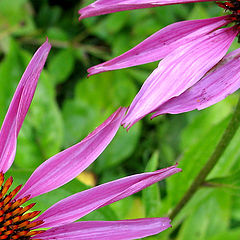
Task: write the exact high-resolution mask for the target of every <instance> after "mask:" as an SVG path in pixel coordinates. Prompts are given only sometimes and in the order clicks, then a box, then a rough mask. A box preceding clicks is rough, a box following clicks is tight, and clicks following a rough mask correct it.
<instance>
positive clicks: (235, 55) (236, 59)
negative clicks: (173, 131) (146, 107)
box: [152, 49, 240, 118]
mask: <svg viewBox="0 0 240 240" xmlns="http://www.w3.org/2000/svg"><path fill="white" fill-rule="evenodd" d="M239 88H240V49H237V50H235V51H233V52H231V53H230V54H228V55H227V56H225V57H224V58H223V59H222V61H220V62H219V64H217V65H216V66H215V67H214V68H213V69H212V70H211V71H210V72H209V73H208V74H207V75H206V76H205V77H203V78H202V79H201V80H200V81H199V82H197V83H196V84H195V85H194V86H192V87H191V88H190V89H188V90H186V91H185V92H184V93H182V94H181V95H179V96H178V97H174V98H172V99H170V100H168V101H167V102H166V103H164V104H163V105H162V106H160V108H159V109H157V110H156V113H155V114H154V115H153V116H152V118H153V117H156V116H158V115H160V114H164V113H173V114H176V113H182V112H187V111H192V110H194V109H198V110H201V109H204V108H207V107H209V106H211V105H213V104H215V103H217V102H219V101H221V100H223V99H224V98H225V97H227V96H228V95H230V94H232V93H233V92H235V91H236V90H238V89H239Z"/></svg>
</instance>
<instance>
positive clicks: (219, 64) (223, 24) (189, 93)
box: [79, 0, 240, 128]
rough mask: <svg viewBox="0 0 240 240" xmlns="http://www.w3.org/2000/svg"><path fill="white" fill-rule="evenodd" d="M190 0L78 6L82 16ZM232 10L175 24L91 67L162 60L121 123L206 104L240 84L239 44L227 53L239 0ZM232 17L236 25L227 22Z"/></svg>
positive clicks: (103, 0) (96, 69)
mask: <svg viewBox="0 0 240 240" xmlns="http://www.w3.org/2000/svg"><path fill="white" fill-rule="evenodd" d="M188 2H202V1H198V0H197V1H194V0H193V1H185V0H180V1H177V0H175V1H173V0H160V1H157V0H155V1H151V0H142V1H141V0H140V1H134V0H127V1H126V0H125V1H123V0H118V1H113V0H112V1H111V0H97V1H95V2H94V3H92V4H90V5H89V6H87V7H85V8H83V9H81V10H79V14H80V19H81V18H85V17H90V16H96V15H101V14H106V13H112V12H117V11H124V10H131V9H139V8H149V7H157V6H161V5H170V4H178V3H188ZM231 4H232V5H231V6H233V7H232V8H228V7H227V6H228V4H224V3H222V4H221V5H220V4H218V5H219V6H221V7H223V8H224V9H225V10H229V11H232V13H231V14H230V15H226V16H222V17H215V18H210V19H202V20H192V21H182V22H177V23H174V24H171V25H169V26H167V27H165V28H163V29H161V30H160V31H158V32H156V33H155V34H153V35H152V36H150V37H148V38H147V39H146V40H144V41H143V42H141V43H139V44H138V45H137V46H135V47H134V48H132V49H131V50H129V51H127V52H126V53H123V54H122V55H120V56H118V57H116V58H114V59H112V60H109V61H107V62H104V63H102V64H99V65H97V66H93V67H91V68H90V69H89V70H88V72H89V75H93V74H97V73H100V72H105V71H111V70H116V69H121V68H126V67H132V66H136V65H140V64H145V63H149V62H153V61H157V60H161V61H160V63H159V65H158V67H157V68H156V69H155V70H154V71H153V72H152V74H151V75H150V76H149V77H148V78H147V79H146V81H145V82H144V84H143V86H142V87H141V89H140V91H139V92H138V94H137V95H136V96H135V98H134V99H133V101H132V103H131V105H130V106H129V108H128V111H127V114H126V116H125V117H124V119H123V121H122V124H123V125H124V127H128V128H130V127H131V126H132V125H133V124H135V123H136V122H137V121H139V120H140V119H142V118H143V117H144V116H146V115H147V114H151V113H152V118H154V117H156V116H158V115H160V114H164V113H171V114H176V113H182V112H186V111H191V110H194V109H199V110H200V109H203V108H206V107H209V106H211V105H212V104H215V103H216V102H218V101H221V100H222V99H224V98H225V97H226V96H228V95H229V94H231V93H233V92H234V91H236V90H237V89H238V88H239V81H240V80H239V77H238V66H239V54H238V52H239V50H236V51H234V52H232V53H230V54H229V55H227V56H225V55H226V53H227V51H228V49H229V47H230V45H231V44H232V42H233V40H234V38H235V37H236V36H238V34H239V23H240V19H239V15H238V12H239V11H240V9H238V8H239V6H238V5H239V4H237V2H236V4H235V3H234V1H231ZM230 23H233V26H230V27H229V26H228V25H229V24H230Z"/></svg>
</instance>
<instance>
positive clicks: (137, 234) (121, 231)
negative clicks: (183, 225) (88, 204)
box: [36, 218, 171, 240]
mask: <svg viewBox="0 0 240 240" xmlns="http://www.w3.org/2000/svg"><path fill="white" fill-rule="evenodd" d="M169 227H171V225H170V219H168V218H142V219H131V220H122V221H88V222H76V223H70V224H67V225H64V226H61V227H56V228H52V229H49V230H47V231H46V232H44V233H41V234H39V235H37V236H36V237H38V238H41V239H48V240H50V239H69V240H74V239H76V240H98V239H99V240H107V239H112V240H128V239H129V240H131V239H139V238H143V237H147V236H151V235H154V234H157V233H160V232H162V231H164V230H165V229H167V228H169Z"/></svg>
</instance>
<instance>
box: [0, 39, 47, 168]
mask: <svg viewBox="0 0 240 240" xmlns="http://www.w3.org/2000/svg"><path fill="white" fill-rule="evenodd" d="M50 49H51V45H50V44H49V43H48V41H46V42H45V43H44V44H43V45H42V46H41V47H40V48H39V49H38V50H37V52H36V53H35V54H34V56H33V57H32V59H31V61H30V63H29V64H28V66H27V68H26V70H25V72H24V74H23V76H22V78H21V80H20V82H19V84H18V87H17V89H16V92H15V94H14V96H13V99H12V101H11V104H10V106H9V109H8V112H7V114H6V117H5V119H4V122H3V125H2V128H1V131H0V171H3V172H6V171H7V170H8V169H9V168H10V166H11V165H12V163H13V160H14V157H15V153H16V145H17V136H18V133H19V131H20V129H21V126H22V124H23V121H24V118H25V116H26V114H27V112H28V109H29V107H30V104H31V101H32V98H33V95H34V92H35V90H36V86H37V82H38V79H39V76H40V73H41V71H42V69H43V66H44V64H45V61H46V59H47V56H48V53H49V51H50Z"/></svg>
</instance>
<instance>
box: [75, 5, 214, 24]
mask: <svg viewBox="0 0 240 240" xmlns="http://www.w3.org/2000/svg"><path fill="white" fill-rule="evenodd" d="M211 1H214V0H97V1H95V2H94V3H92V4H90V5H88V6H87V7H84V8H82V9H80V10H79V12H78V13H79V14H80V17H79V19H83V18H87V17H93V16H98V15H103V14H108V13H113V12H120V11H126V10H134V9H140V8H152V7H158V6H164V5H172V4H180V3H193V2H211Z"/></svg>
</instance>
